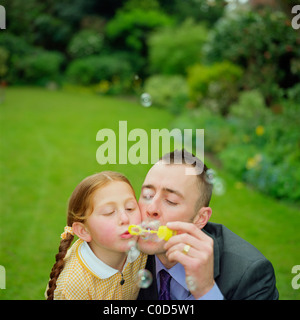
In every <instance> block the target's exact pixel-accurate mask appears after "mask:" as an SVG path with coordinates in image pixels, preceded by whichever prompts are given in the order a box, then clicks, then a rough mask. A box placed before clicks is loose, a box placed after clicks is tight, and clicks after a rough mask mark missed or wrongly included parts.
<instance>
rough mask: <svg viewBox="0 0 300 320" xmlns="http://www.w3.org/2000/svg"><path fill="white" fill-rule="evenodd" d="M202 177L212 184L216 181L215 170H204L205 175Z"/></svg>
mask: <svg viewBox="0 0 300 320" xmlns="http://www.w3.org/2000/svg"><path fill="white" fill-rule="evenodd" d="M204 179H205V180H206V182H208V183H210V184H214V183H215V181H216V172H215V170H213V169H208V170H206V172H205V176H204Z"/></svg>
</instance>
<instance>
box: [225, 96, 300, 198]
mask: <svg viewBox="0 0 300 320" xmlns="http://www.w3.org/2000/svg"><path fill="white" fill-rule="evenodd" d="M299 111H300V110H299V104H298V103H293V102H288V101H282V102H281V104H280V106H278V110H277V113H274V112H273V111H271V110H270V109H267V108H266V106H265V104H264V103H263V97H262V95H261V94H260V93H259V92H258V91H253V92H245V93H242V94H241V96H240V99H239V102H238V103H236V104H234V105H232V106H231V108H230V115H229V118H228V119H227V121H226V122H228V123H229V124H230V125H231V126H232V127H234V128H235V129H234V130H236V138H235V139H232V140H231V141H230V142H229V143H228V145H227V147H226V148H225V149H224V150H222V151H221V153H220V159H221V160H222V163H223V165H224V168H225V169H226V170H228V171H230V172H232V173H233V174H235V176H236V177H238V178H240V179H241V180H244V181H246V182H248V183H250V184H252V185H254V186H255V187H256V188H258V189H259V190H260V191H262V192H263V193H266V194H269V195H272V196H273V197H277V198H285V199H290V200H294V201H295V200H298V201H299V200H300V190H299V188H298V187H297V186H299V183H300V165H299V164H300V151H299V141H300V133H299V130H298V128H299V126H300V121H299V117H298V114H299ZM287 128H288V130H287Z"/></svg>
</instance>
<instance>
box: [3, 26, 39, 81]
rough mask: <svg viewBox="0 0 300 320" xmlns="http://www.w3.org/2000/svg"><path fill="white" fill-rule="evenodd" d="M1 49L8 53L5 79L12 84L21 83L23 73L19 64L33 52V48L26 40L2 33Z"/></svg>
mask: <svg viewBox="0 0 300 320" xmlns="http://www.w3.org/2000/svg"><path fill="white" fill-rule="evenodd" d="M0 47H2V48H4V49H5V50H6V51H7V53H8V56H7V59H6V64H7V72H6V74H5V76H4V79H5V80H6V81H8V82H9V83H10V84H16V83H20V79H21V77H22V71H21V70H20V69H19V67H18V65H19V62H20V63H21V61H22V59H23V57H24V56H27V55H29V54H31V52H33V50H34V49H33V47H31V46H30V45H29V44H28V43H27V42H26V41H25V40H24V39H22V38H20V37H17V36H15V35H13V34H11V33H9V32H3V33H1V37H0Z"/></svg>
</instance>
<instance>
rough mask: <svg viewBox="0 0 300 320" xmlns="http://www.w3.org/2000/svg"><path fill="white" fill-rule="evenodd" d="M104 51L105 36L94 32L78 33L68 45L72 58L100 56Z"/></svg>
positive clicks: (84, 31)
mask: <svg viewBox="0 0 300 320" xmlns="http://www.w3.org/2000/svg"><path fill="white" fill-rule="evenodd" d="M102 49H103V36H102V35H101V34H99V33H98V32H96V31H94V30H88V29H84V30H81V31H79V32H78V33H76V34H75V35H74V36H73V38H72V39H71V41H70V43H69V45H68V53H69V54H70V55H71V57H72V58H83V57H86V56H90V55H95V54H98V53H100V52H101V51H102Z"/></svg>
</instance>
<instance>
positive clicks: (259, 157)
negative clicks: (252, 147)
mask: <svg viewBox="0 0 300 320" xmlns="http://www.w3.org/2000/svg"><path fill="white" fill-rule="evenodd" d="M261 160H262V155H261V154H259V153H258V154H256V155H255V156H254V157H253V158H249V159H248V160H247V163H246V168H247V169H248V170H250V169H252V168H255V167H257V165H258V164H259V163H260V162H261Z"/></svg>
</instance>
